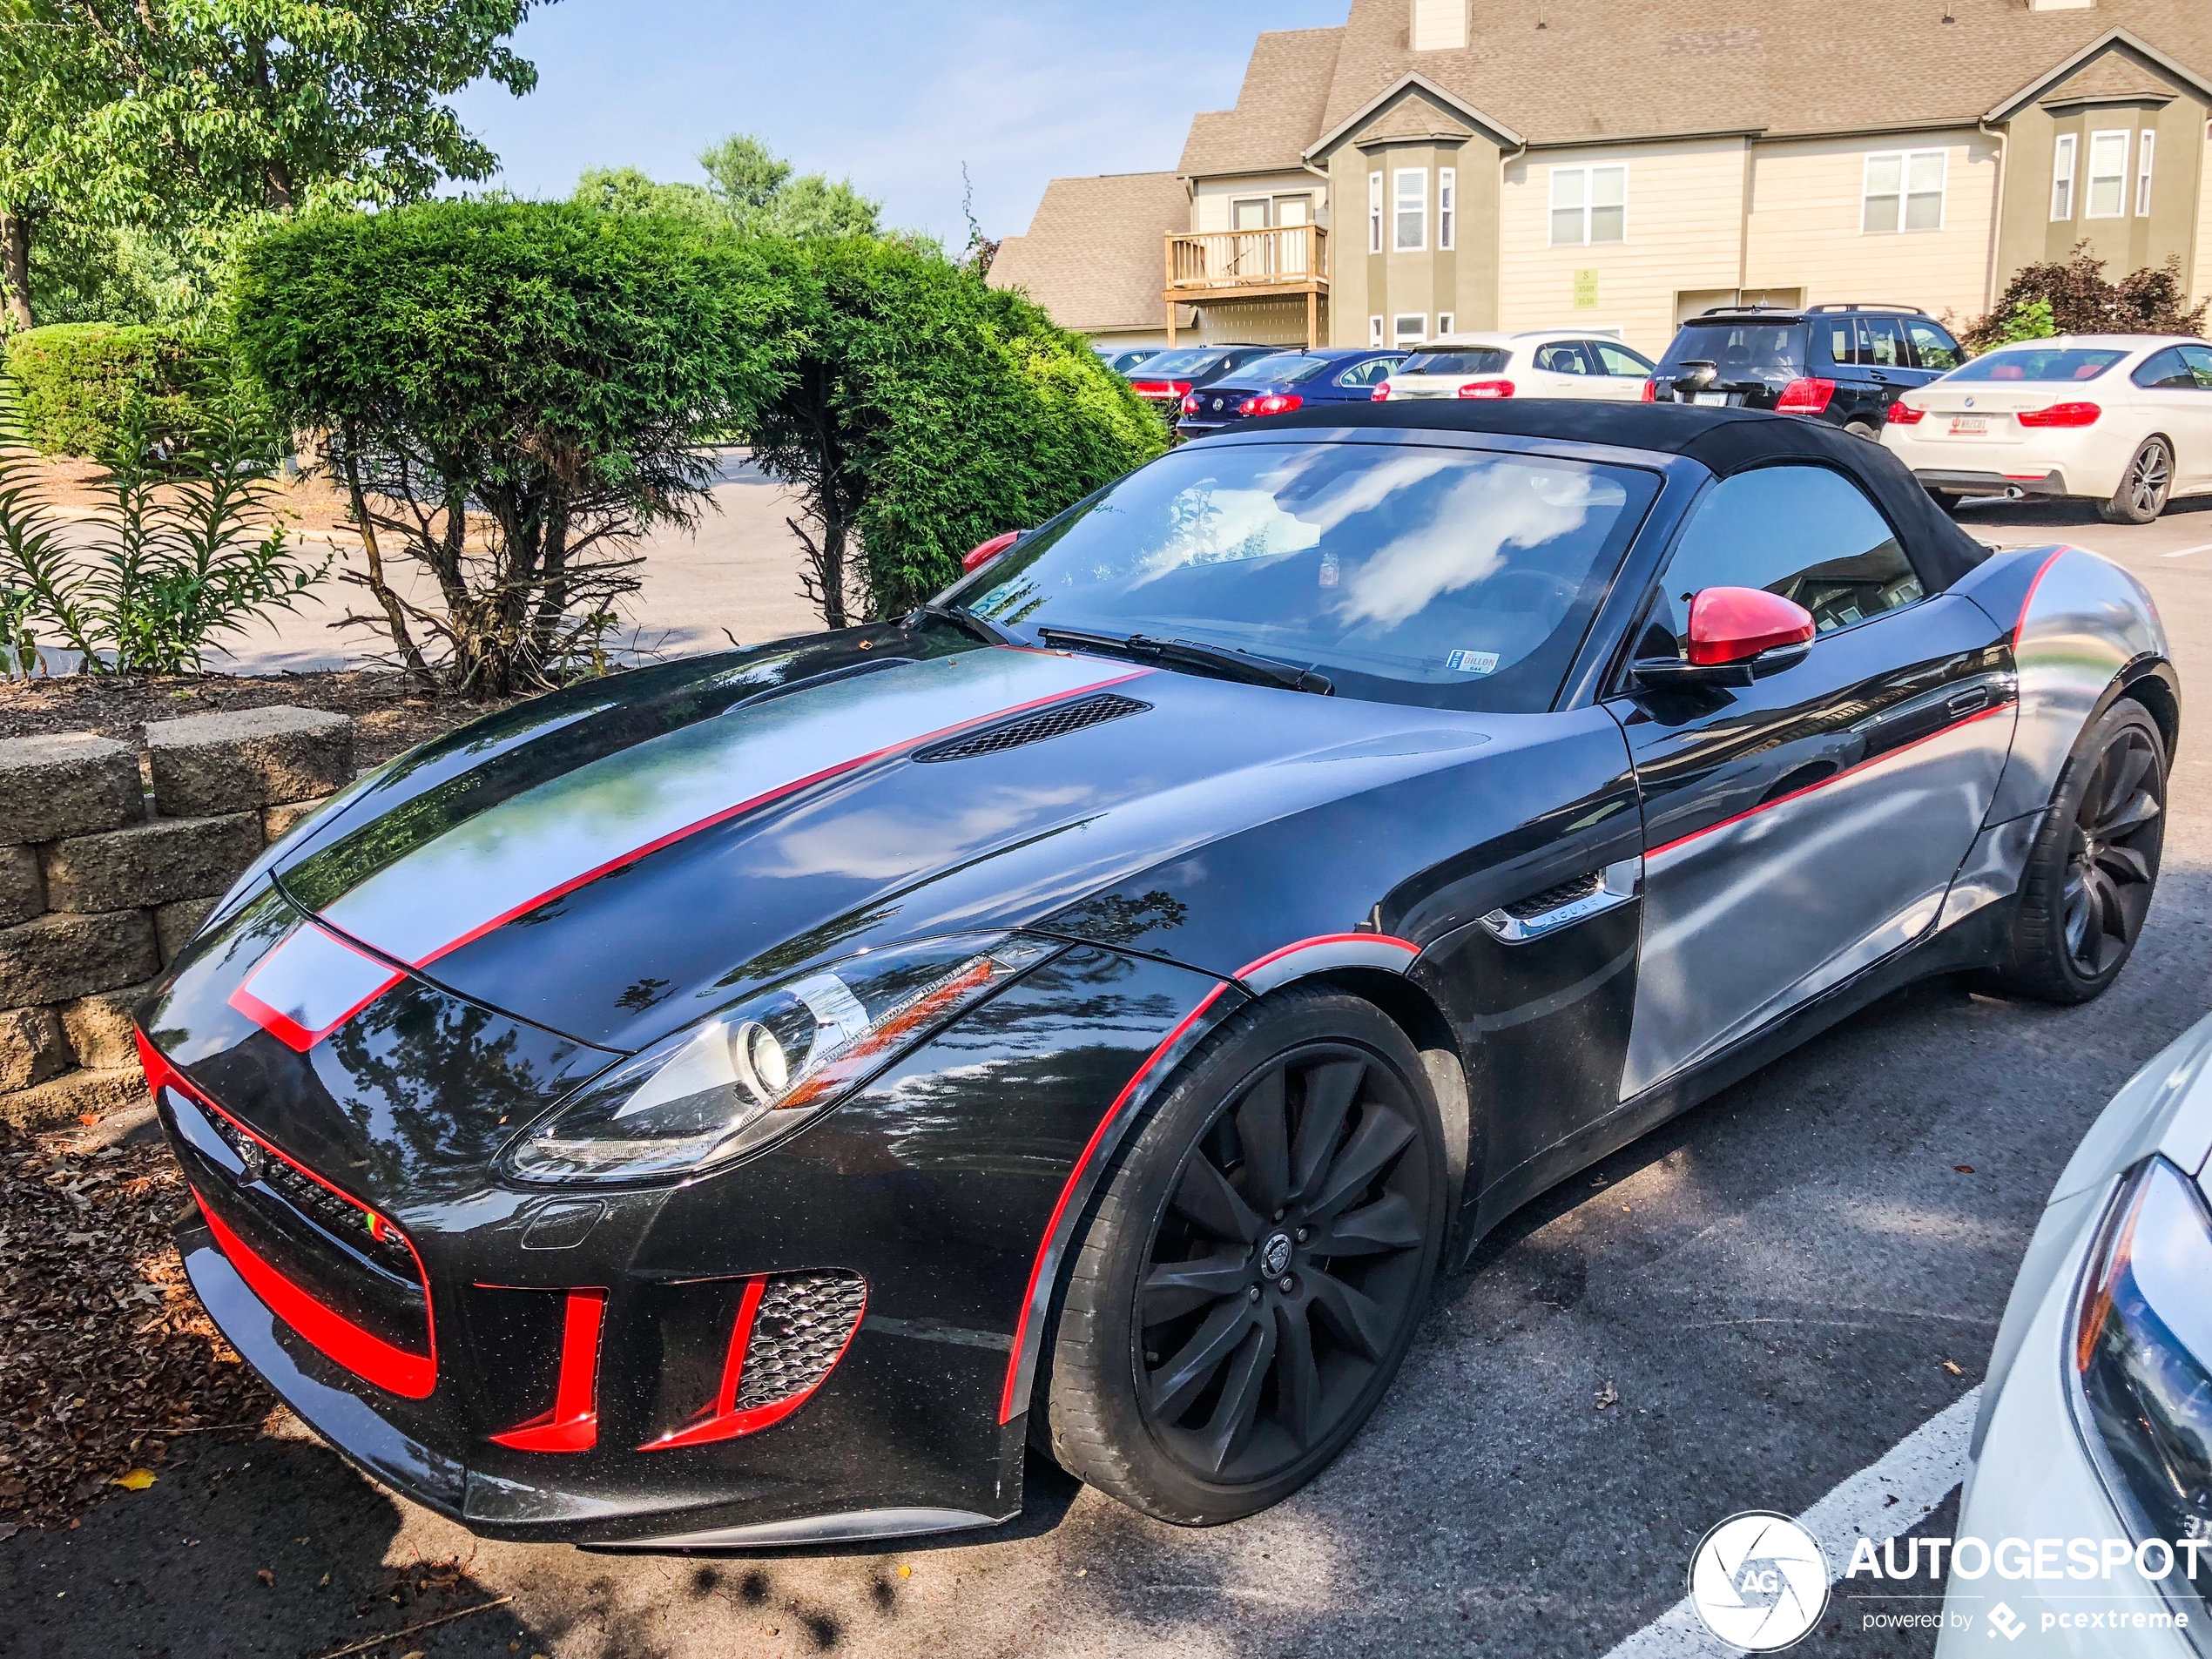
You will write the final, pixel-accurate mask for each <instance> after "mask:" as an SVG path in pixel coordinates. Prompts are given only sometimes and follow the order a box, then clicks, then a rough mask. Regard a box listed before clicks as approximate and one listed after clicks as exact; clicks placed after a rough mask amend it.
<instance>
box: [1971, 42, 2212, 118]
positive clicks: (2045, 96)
mask: <svg viewBox="0 0 2212 1659" xmlns="http://www.w3.org/2000/svg"><path fill="white" fill-rule="evenodd" d="M2208 32H2212V31H2208ZM2146 64H2155V65H2157V67H2158V69H2159V70H2160V71H2164V73H2163V74H2158V73H2155V72H2153V71H2151V70H2150V69H2148V68H2147V67H2146ZM2085 66H2086V67H2085ZM2077 71H2078V72H2077ZM2123 78H2126V79H2128V80H2132V81H2133V82H2134V83H2135V84H2138V85H2142V86H2149V87H2155V89H2156V90H2155V92H2153V93H2152V94H2151V95H2152V96H2154V97H2159V96H2162V97H2167V98H2171V97H2172V96H2174V93H2175V85H2174V84H2173V83H2175V82H2178V83H2179V84H2182V85H2183V86H2187V87H2188V88H2189V89H2190V90H2191V91H2194V92H2195V93H2196V94H2197V95H2198V96H2199V97H2200V98H2205V99H2206V100H2208V101H2212V80H2207V79H2206V78H2204V77H2203V76H2202V75H2199V74H2197V73H2195V71H2192V70H2190V69H2189V68H2188V66H2187V65H2186V64H2181V63H2177V62H2175V60H2174V59H2173V58H2171V57H2168V56H2167V55H2166V54H2165V53H2164V52H2162V51H2159V50H2158V49H2157V48H2156V47H2155V46H2152V45H2150V44H2148V43H2147V42H2145V41H2142V40H2139V39H2137V38H2136V37H2135V36H2134V35H2133V34H2131V33H2130V32H2129V31H2128V30H2125V29H2110V30H2106V31H2105V32H2104V33H2103V34H2101V35H2100V36H2098V37H2097V38H2095V39H2094V40H2092V41H2091V42H2089V44H2087V45H2086V46H2084V47H2083V48H2082V49H2081V50H2080V51H2077V52H2075V53H2074V55H2073V56H2072V57H2068V58H2067V59H2066V60H2065V61H2064V62H2063V63H2060V64H2055V65H2054V66H2053V67H2052V68H2050V69H2048V70H2047V71H2044V72H2043V73H2042V74H2041V75H2040V76H2038V77H2037V78H2035V79H2033V80H2032V81H2030V82H2029V83H2028V84H2027V85H2026V86H2023V87H2021V88H2020V91H2017V92H2015V93H2013V95H2012V96H2011V97H2010V98H2006V99H2005V100H2004V101H2003V102H2002V103H2000V104H1999V105H1997V106H1996V107H1995V108H1994V109H1993V110H1991V111H1989V113H1988V114H1987V115H1986V117H1985V118H1984V119H1986V120H1990V121H2001V120H2004V119H2006V118H2007V117H2009V116H2011V115H2013V114H2014V113H2016V112H2017V111H2019V109H2020V106H2021V105H2023V104H2026V103H2027V102H2029V101H2030V100H2031V99H2035V98H2040V99H2041V100H2042V101H2043V102H2044V103H2047V104H2055V103H2064V102H2066V101H2067V98H2068V97H2078V98H2095V97H2101V96H2109V94H2105V93H2101V92H2087V93H2068V92H2067V91H2066V89H2067V88H2070V87H2072V86H2074V84H2076V83H2083V84H2090V83H2093V82H2094V83H2095V84H2106V83H2111V84H2119V83H2120V82H2121V80H2122V79H2123ZM2046 88H2051V89H2053V90H2051V91H2046V90H2045V89H2046ZM2122 96H2125V94H2122Z"/></svg>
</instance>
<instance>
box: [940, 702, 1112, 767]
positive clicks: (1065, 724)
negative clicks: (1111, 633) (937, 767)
mask: <svg viewBox="0 0 2212 1659" xmlns="http://www.w3.org/2000/svg"><path fill="white" fill-rule="evenodd" d="M1151 706H1152V705H1150V703H1140V702H1138V701H1137V700H1136V698H1131V697H1117V696H1116V695H1115V694H1114V693H1113V692H1111V691H1102V692H1100V693H1099V694H1098V695H1097V696H1096V697H1079V698H1075V699H1074V700H1073V701H1072V702H1067V703H1056V704H1055V705H1053V706H1052V707H1050V708H1049V709H1039V710H1038V711H1036V712H1035V714H1024V715H1022V716H1020V717H1018V718H1015V719H1011V720H1007V721H1003V722H1001V724H999V725H992V726H986V727H984V728H983V729H982V730H981V732H969V733H968V735H967V736H966V737H964V738H949V739H948V740H947V741H945V742H943V743H940V744H934V745H931V746H930V747H928V748H927V749H918V750H916V751H915V752H914V759H916V760H920V761H933V760H973V759H975V758H976V757H978V756H979V755H995V754H1001V753H1003V752H1005V751H1007V750H1008V749H1018V748H1020V747H1021V746H1022V745H1023V744H1025V743H1042V742H1043V741H1044V740H1045V739H1046V738H1060V737H1065V736H1066V735H1067V734H1068V733H1069V732H1080V731H1082V729H1083V728H1084V727H1085V726H1090V725H1098V724H1099V723H1100V722H1101V721H1103V720H1118V719H1120V718H1122V717H1123V715H1125V714H1142V713H1143V712H1144V711H1147V710H1148V709H1150V707H1151Z"/></svg>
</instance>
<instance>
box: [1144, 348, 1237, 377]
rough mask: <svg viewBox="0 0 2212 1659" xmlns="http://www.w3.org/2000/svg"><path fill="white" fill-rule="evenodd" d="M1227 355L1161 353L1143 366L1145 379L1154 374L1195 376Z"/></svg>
mask: <svg viewBox="0 0 2212 1659" xmlns="http://www.w3.org/2000/svg"><path fill="white" fill-rule="evenodd" d="M1227 355H1228V353H1226V352H1218V351H1163V352H1162V353H1161V354H1159V355H1158V356H1157V357H1154V358H1151V359H1149V360H1148V361H1146V362H1145V364H1144V373H1145V376H1146V378H1148V379H1149V378H1150V377H1151V376H1152V375H1155V374H1200V373H1202V372H1204V370H1206V369H1209V368H1212V367H1213V366H1214V365H1215V364H1216V363H1217V362H1219V361H1221V360H1222V359H1223V358H1224V357H1226V356H1227Z"/></svg>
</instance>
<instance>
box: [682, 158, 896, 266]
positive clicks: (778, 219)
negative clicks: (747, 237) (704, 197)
mask: <svg viewBox="0 0 2212 1659" xmlns="http://www.w3.org/2000/svg"><path fill="white" fill-rule="evenodd" d="M699 165H700V166H702V167H704V168H705V169H706V176H707V178H708V179H709V181H710V188H711V189H712V190H713V192H714V193H715V194H716V195H717V196H718V197H720V198H721V199H722V203H723V206H725V208H726V209H727V210H728V212H729V214H730V218H731V221H732V223H733V224H735V225H737V226H738V228H739V229H741V230H746V231H751V232H752V233H755V234H757V235H769V236H790V237H796V238H800V239H806V238H810V237H825V236H875V235H878V234H880V233H881V229H882V226H881V225H880V223H879V218H880V214H881V212H882V204H881V203H880V202H876V201H873V200H871V199H869V198H867V197H866V196H863V195H862V194H860V192H859V191H857V190H855V189H853V181H852V180H851V179H835V180H833V179H830V178H829V177H827V176H826V174H823V173H819V172H808V173H801V174H799V176H798V177H796V178H794V177H792V167H791V163H789V162H788V161H786V160H784V159H783V158H781V157H780V156H778V155H776V154H775V153H774V152H772V151H771V150H770V149H769V148H768V146H767V145H765V144H763V143H761V142H760V140H759V139H758V138H753V137H752V135H751V134H749V133H743V132H739V133H732V135H731V136H730V137H728V138H725V139H723V140H722V142H721V143H719V144H718V145H714V146H713V147H712V148H711V149H709V150H707V151H705V152H703V153H702V154H701V155H700V157H699Z"/></svg>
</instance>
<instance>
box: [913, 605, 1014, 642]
mask: <svg viewBox="0 0 2212 1659" xmlns="http://www.w3.org/2000/svg"><path fill="white" fill-rule="evenodd" d="M914 617H935V618H936V619H937V620H938V621H939V622H941V623H947V624H950V625H951V626H953V627H954V628H957V629H959V630H960V631H961V632H962V633H964V634H966V635H967V636H968V637H969V638H971V639H980V640H981V641H982V642H983V643H984V644H986V645H1018V644H1021V643H1022V642H1021V641H1020V640H1019V639H1016V638H1015V637H1014V636H1013V635H1012V634H1009V633H1008V632H1007V631H1006V630H1005V629H1003V628H1001V627H1000V626H999V625H998V624H996V623H995V622H986V621H984V620H983V618H982V617H979V616H977V615H976V614H975V613H974V611H973V610H969V609H968V607H967V606H966V605H941V604H938V603H937V602H936V601H935V600H934V599H932V600H928V601H927V602H925V603H924V604H919V605H916V606H915V607H914V612H913V615H912V616H909V617H907V623H908V624H909V625H911V624H912V623H913V621H914Z"/></svg>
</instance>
